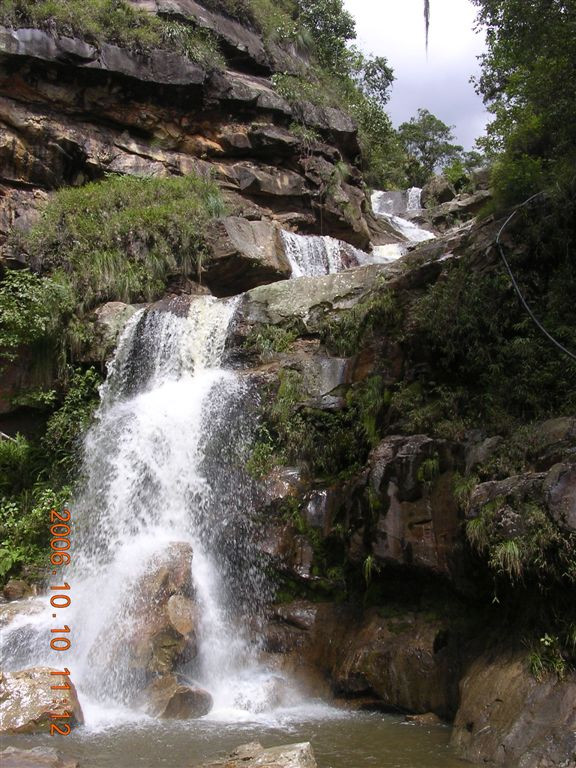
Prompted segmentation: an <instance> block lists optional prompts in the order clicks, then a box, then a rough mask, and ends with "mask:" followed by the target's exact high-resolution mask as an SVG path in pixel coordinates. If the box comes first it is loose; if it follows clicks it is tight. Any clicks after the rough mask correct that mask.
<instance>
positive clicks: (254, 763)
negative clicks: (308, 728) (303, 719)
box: [201, 742, 316, 768]
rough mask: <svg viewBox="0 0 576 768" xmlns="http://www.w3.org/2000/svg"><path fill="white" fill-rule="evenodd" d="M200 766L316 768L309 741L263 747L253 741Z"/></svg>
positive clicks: (215, 767) (227, 767) (219, 767)
mask: <svg viewBox="0 0 576 768" xmlns="http://www.w3.org/2000/svg"><path fill="white" fill-rule="evenodd" d="M201 768H316V760H315V758H314V753H313V751H312V745H311V744H310V743H309V742H303V743H301V744H288V745H285V746H281V747H271V748H269V749H264V747H262V745H261V744H258V743H257V742H253V743H251V744H244V745H242V746H241V747H238V748H237V749H236V750H234V752H232V753H231V754H230V755H229V756H228V757H226V758H224V759H223V760H215V761H212V762H209V763H203V764H202V766H201Z"/></svg>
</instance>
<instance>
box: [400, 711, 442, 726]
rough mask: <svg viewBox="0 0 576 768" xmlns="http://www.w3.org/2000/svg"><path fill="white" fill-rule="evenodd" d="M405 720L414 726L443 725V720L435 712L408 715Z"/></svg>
mask: <svg viewBox="0 0 576 768" xmlns="http://www.w3.org/2000/svg"><path fill="white" fill-rule="evenodd" d="M404 720H405V721H406V722H407V723H414V725H442V720H441V719H440V718H439V717H438V715H435V714H434V712H426V714H424V715H406V717H405V718H404Z"/></svg>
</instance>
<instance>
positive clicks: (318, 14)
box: [298, 0, 356, 72]
mask: <svg viewBox="0 0 576 768" xmlns="http://www.w3.org/2000/svg"><path fill="white" fill-rule="evenodd" d="M298 10H299V20H300V21H301V22H302V23H303V24H304V25H305V26H306V27H307V28H308V30H309V31H310V34H311V36H312V39H313V41H314V44H315V52H316V55H317V57H318V60H319V61H320V64H322V66H324V67H326V68H328V69H330V70H331V71H334V72H338V71H339V70H340V68H341V67H342V66H343V64H344V66H346V64H345V62H347V61H348V56H349V51H348V48H347V42H348V41H349V40H354V39H355V37H356V22H355V21H354V17H353V16H352V14H350V13H348V11H346V10H345V9H344V6H343V4H342V0H298ZM346 68H347V66H346Z"/></svg>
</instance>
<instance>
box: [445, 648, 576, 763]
mask: <svg viewBox="0 0 576 768" xmlns="http://www.w3.org/2000/svg"><path fill="white" fill-rule="evenodd" d="M460 693H461V702H460V707H459V709H458V713H457V715H456V720H455V722H454V729H453V731H452V739H451V744H452V746H453V747H454V748H455V749H456V751H457V752H458V753H459V754H460V755H461V756H462V757H464V758H465V759H466V760H471V761H473V762H487V763H488V762H489V763H491V764H496V765H502V766H508V765H518V766H519V767H520V768H570V766H573V765H575V764H576V708H575V707H574V702H575V701H576V678H575V677H574V675H570V676H569V677H568V678H567V679H565V680H564V681H558V680H557V679H556V677H555V676H550V678H548V679H547V680H545V681H543V682H538V681H536V680H535V679H534V677H533V676H532V675H531V673H530V672H529V670H528V668H527V665H526V654H525V653H522V654H520V653H519V654H515V655H503V656H496V657H490V656H487V655H484V656H482V657H480V658H478V659H477V660H476V661H475V662H474V663H473V664H472V665H471V667H470V669H469V670H468V672H467V673H466V675H465V677H464V678H463V680H462V682H461V684H460Z"/></svg>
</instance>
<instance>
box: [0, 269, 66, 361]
mask: <svg viewBox="0 0 576 768" xmlns="http://www.w3.org/2000/svg"><path fill="white" fill-rule="evenodd" d="M71 310H72V299H71V294H70V291H69V290H67V289H66V287H64V286H61V285H59V284H58V283H57V282H56V281H54V280H50V279H47V278H41V277H39V276H38V275H34V274H32V273H31V272H30V271H29V270H27V269H22V270H11V269H9V270H7V271H6V274H5V275H4V278H3V280H2V282H1V283H0V355H1V356H2V357H3V358H5V359H6V360H14V359H15V358H16V357H17V354H18V352H20V351H21V348H22V347H32V348H33V349H35V350H36V353H37V354H38V353H39V352H40V350H41V348H42V347H44V348H53V347H54V345H55V343H56V341H57V337H58V334H59V333H60V332H61V329H62V316H63V315H64V314H66V313H67V312H70V311H71Z"/></svg>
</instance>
